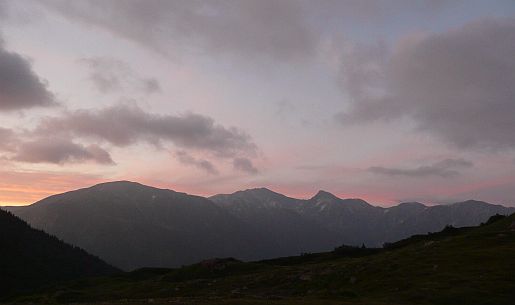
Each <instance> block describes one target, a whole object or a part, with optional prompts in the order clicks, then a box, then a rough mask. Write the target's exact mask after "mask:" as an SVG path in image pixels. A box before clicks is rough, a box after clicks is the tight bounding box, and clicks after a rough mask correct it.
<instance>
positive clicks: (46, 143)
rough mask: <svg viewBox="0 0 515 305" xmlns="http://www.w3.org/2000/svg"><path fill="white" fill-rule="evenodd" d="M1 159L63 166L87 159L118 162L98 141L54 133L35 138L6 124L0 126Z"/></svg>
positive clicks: (96, 161)
mask: <svg viewBox="0 0 515 305" xmlns="http://www.w3.org/2000/svg"><path fill="white" fill-rule="evenodd" d="M0 159H2V160H4V161H17V162H25V163H50V164H59V165H63V164H68V163H83V162H95V163H98V164H104V165H112V164H114V161H113V160H112V158H111V155H110V154H109V152H107V151H106V150H105V149H103V148H102V147H100V146H98V145H96V144H91V145H83V144H81V143H76V142H74V141H73V140H71V139H68V138H62V137H54V136H52V135H50V136H46V137H33V136H32V135H30V134H27V133H26V132H15V131H13V130H11V129H7V128H2V127H0Z"/></svg>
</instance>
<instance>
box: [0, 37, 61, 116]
mask: <svg viewBox="0 0 515 305" xmlns="http://www.w3.org/2000/svg"><path fill="white" fill-rule="evenodd" d="M55 104H56V102H55V100H54V96H53V94H52V93H51V92H50V91H48V89H47V85H46V84H45V83H44V82H43V81H42V80H41V79H40V78H39V77H38V76H37V75H36V74H35V73H34V71H32V67H31V65H30V62H29V61H28V60H27V59H26V58H24V57H22V56H21V55H19V54H17V53H13V52H9V51H7V50H6V49H5V47H4V44H3V42H2V40H1V37H0V111H13V110H20V109H27V108H32V107H36V106H39V107H47V106H52V105H55Z"/></svg>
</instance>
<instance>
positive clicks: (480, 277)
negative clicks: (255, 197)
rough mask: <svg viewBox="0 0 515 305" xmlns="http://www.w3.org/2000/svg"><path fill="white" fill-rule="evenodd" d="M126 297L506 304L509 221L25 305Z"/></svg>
mask: <svg viewBox="0 0 515 305" xmlns="http://www.w3.org/2000/svg"><path fill="white" fill-rule="evenodd" d="M127 298H129V299H147V300H146V302H149V301H150V302H154V303H156V304H160V303H163V304H164V303H167V304H249V305H250V304H278V305H279V304H340V305H341V304H453V305H454V304H469V305H470V304H496V305H502V304H506V305H508V304H513V300H514V299H515V215H512V216H510V217H508V218H505V219H501V220H499V221H497V222H494V223H492V224H489V225H485V226H481V227H478V228H464V229H459V230H450V231H446V232H443V233H437V234H432V235H427V236H418V237H414V238H410V239H408V240H405V241H402V242H399V243H397V244H394V245H393V246H392V247H391V248H389V249H387V250H384V251H380V252H379V253H377V254H368V255H366V256H361V257H345V256H342V254H339V255H337V254H334V253H326V254H317V255H307V256H302V257H293V258H285V259H278V260H269V261H262V262H258V263H240V262H237V261H231V260H227V261H218V262H216V263H214V264H212V265H210V264H203V265H202V264H197V265H192V266H188V267H184V268H181V269H174V270H167V269H147V270H145V269H143V270H139V271H136V272H132V273H128V274H125V275H122V276H118V277H109V278H102V279H85V280H80V281H76V282H74V283H72V284H70V285H67V286H63V287H57V288H56V289H55V290H53V291H50V292H47V293H45V294H41V295H37V296H33V297H30V298H25V300H28V299H32V300H37V301H38V302H42V301H44V300H47V301H49V302H54V301H93V300H111V302H112V304H118V303H120V304H121V303H123V304H127V303H129V304H140V301H134V302H130V301H126V300H123V299H127ZM149 298H152V299H151V300H148V299H149ZM122 300H123V301H122Z"/></svg>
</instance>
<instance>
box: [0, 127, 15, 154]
mask: <svg viewBox="0 0 515 305" xmlns="http://www.w3.org/2000/svg"><path fill="white" fill-rule="evenodd" d="M15 141H16V138H15V135H14V132H13V131H12V130H11V129H7V128H2V127H0V151H13V149H14V145H15V144H14V143H15Z"/></svg>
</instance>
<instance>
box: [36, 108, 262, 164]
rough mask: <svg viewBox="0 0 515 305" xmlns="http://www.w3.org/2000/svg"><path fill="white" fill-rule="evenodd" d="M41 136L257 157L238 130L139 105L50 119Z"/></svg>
mask: <svg viewBox="0 0 515 305" xmlns="http://www.w3.org/2000/svg"><path fill="white" fill-rule="evenodd" d="M36 133H39V134H46V135H48V134H55V133H70V134H71V135H74V136H79V137H93V138H96V139H101V140H105V141H107V142H109V143H110V144H113V145H115V146H127V145H130V144H134V143H136V142H147V143H150V144H153V145H160V144H161V143H162V142H166V141H168V142H171V143H173V144H174V145H175V146H176V147H178V148H185V149H195V150H199V151H205V152H209V153H212V154H213V155H215V156H217V157H224V158H230V157H234V156H239V155H251V156H252V155H255V154H256V152H257V147H256V145H255V144H254V143H253V142H252V140H251V138H250V136H249V135H247V134H246V133H244V132H243V131H241V130H239V129H237V128H235V127H228V128H227V127H224V126H221V125H218V124H216V123H215V121H214V120H213V119H212V118H210V117H206V116H202V115H198V114H192V113H189V114H186V115H181V116H173V115H159V114H152V113H148V112H145V111H143V110H142V109H141V108H139V107H137V106H127V105H117V106H112V107H107V108H104V109H101V110H96V111H93V110H78V111H73V112H68V113H65V114H64V115H63V116H60V117H50V118H46V119H44V120H43V121H42V123H41V124H40V126H39V127H38V128H37V130H36Z"/></svg>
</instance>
